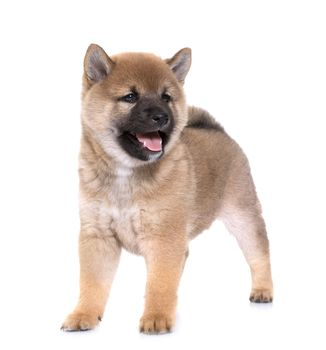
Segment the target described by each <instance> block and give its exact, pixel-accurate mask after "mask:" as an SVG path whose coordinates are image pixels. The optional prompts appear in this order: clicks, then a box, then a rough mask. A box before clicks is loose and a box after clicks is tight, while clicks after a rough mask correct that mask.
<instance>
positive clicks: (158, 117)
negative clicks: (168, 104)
mask: <svg viewBox="0 0 326 350" xmlns="http://www.w3.org/2000/svg"><path fill="white" fill-rule="evenodd" d="M151 118H152V120H153V121H154V122H155V123H156V124H157V125H158V126H160V127H162V126H164V125H166V124H167V123H168V121H169V116H168V114H167V113H165V112H156V113H153V114H152V115H151Z"/></svg>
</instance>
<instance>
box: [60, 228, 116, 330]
mask: <svg viewBox="0 0 326 350" xmlns="http://www.w3.org/2000/svg"><path fill="white" fill-rule="evenodd" d="M120 251H121V248H120V246H119V244H118V242H117V241H116V239H115V238H114V237H113V235H109V234H108V233H106V234H105V235H104V234H102V233H99V232H85V231H82V232H81V234H80V240H79V259H80V296H79V301H78V304H77V306H76V308H75V310H74V311H73V312H72V313H71V314H70V315H69V316H68V317H67V318H66V320H65V322H64V323H63V325H62V329H63V330H66V331H77V330H88V329H93V328H94V327H95V326H96V325H97V324H98V323H99V321H100V320H101V319H102V317H103V313H104V308H105V304H106V301H107V297H108V294H109V291H110V287H111V284H112V281H113V278H114V275H115V271H116V269H117V265H118V262H119V257H120Z"/></svg>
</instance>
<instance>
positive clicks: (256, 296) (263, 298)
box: [249, 289, 273, 303]
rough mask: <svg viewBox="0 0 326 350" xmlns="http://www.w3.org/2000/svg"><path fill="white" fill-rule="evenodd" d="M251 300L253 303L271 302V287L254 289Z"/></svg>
mask: <svg viewBox="0 0 326 350" xmlns="http://www.w3.org/2000/svg"><path fill="white" fill-rule="evenodd" d="M249 300H250V301H251V302H252V303H271V302H272V301H273V292H272V291H271V290H270V289H253V290H252V291H251V294H250V298H249Z"/></svg>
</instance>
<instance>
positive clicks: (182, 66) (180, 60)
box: [165, 47, 191, 84]
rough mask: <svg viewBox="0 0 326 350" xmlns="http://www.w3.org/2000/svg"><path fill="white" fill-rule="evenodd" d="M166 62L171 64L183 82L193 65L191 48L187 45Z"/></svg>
mask: <svg viewBox="0 0 326 350" xmlns="http://www.w3.org/2000/svg"><path fill="white" fill-rule="evenodd" d="M165 62H166V63H167V64H168V65H169V66H170V68H171V70H172V72H173V73H174V74H175V76H176V77H177V79H178V81H179V82H180V83H182V84H183V83H184V80H185V78H186V75H187V73H188V71H189V68H190V65H191V49H189V48H188V47H186V48H184V49H182V50H180V51H178V52H177V53H176V54H175V55H174V56H173V57H172V58H169V59H167V60H165Z"/></svg>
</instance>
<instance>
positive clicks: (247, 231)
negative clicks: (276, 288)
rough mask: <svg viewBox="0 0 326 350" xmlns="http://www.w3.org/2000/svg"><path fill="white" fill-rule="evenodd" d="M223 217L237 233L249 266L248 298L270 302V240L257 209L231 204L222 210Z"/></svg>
mask: <svg viewBox="0 0 326 350" xmlns="http://www.w3.org/2000/svg"><path fill="white" fill-rule="evenodd" d="M257 207H259V205H257ZM222 220H223V222H224V224H225V226H226V227H227V229H228V230H229V231H230V233H231V234H233V235H234V236H235V237H236V239H237V241H238V243H239V246H240V248H241V250H242V252H243V254H244V256H245V258H246V260H247V262H248V264H249V266H250V270H251V277H252V289H251V293H250V301H251V302H255V303H269V302H272V301H273V282H272V275H271V266H270V257H269V242H268V238H267V233H266V228H265V222H264V219H263V217H262V215H261V212H260V209H259V208H250V209H248V208H241V209H239V208H235V207H233V208H232V207H231V208H228V210H225V211H224V213H223V215H222Z"/></svg>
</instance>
